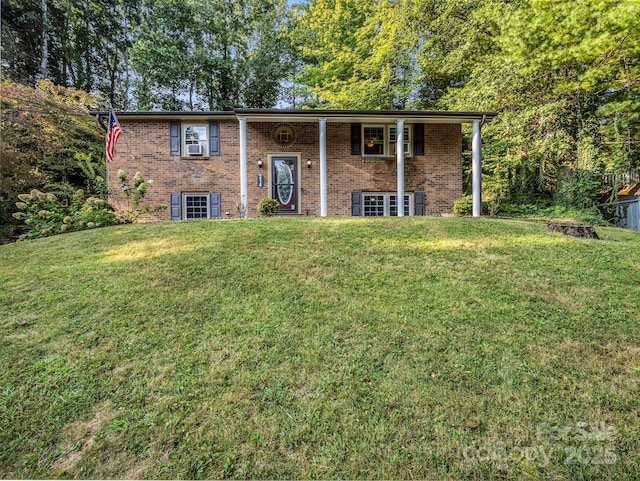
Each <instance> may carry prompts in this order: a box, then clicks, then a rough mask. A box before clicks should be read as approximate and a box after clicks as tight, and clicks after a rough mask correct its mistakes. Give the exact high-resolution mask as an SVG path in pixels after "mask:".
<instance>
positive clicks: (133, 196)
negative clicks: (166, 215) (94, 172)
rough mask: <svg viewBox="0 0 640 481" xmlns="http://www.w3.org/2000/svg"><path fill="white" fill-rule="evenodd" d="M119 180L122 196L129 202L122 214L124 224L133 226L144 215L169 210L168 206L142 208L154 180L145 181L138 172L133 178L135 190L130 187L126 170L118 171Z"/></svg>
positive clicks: (149, 205) (148, 205) (121, 218)
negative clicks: (141, 204) (141, 205)
mask: <svg viewBox="0 0 640 481" xmlns="http://www.w3.org/2000/svg"><path fill="white" fill-rule="evenodd" d="M118 180H119V181H120V190H121V191H122V196H123V197H124V198H125V199H126V200H127V210H125V211H124V212H122V213H121V214H120V220H121V221H122V223H124V224H131V223H133V222H135V221H136V220H137V219H138V217H140V216H141V215H143V214H148V213H150V212H158V211H160V210H164V209H166V208H167V206H166V205H152V204H147V205H145V206H143V207H140V203H141V202H142V201H143V200H144V197H145V195H147V191H148V190H149V187H151V186H152V185H153V180H151V179H149V180H145V179H144V177H143V176H142V174H141V173H140V172H136V174H135V175H134V176H133V188H132V187H131V186H129V178H128V176H127V173H126V172H125V171H124V170H119V171H118Z"/></svg>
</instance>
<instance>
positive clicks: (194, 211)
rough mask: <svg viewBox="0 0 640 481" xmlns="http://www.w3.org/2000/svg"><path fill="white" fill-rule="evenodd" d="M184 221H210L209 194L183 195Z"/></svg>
mask: <svg viewBox="0 0 640 481" xmlns="http://www.w3.org/2000/svg"><path fill="white" fill-rule="evenodd" d="M182 205H183V209H184V211H183V213H182V218H183V219H208V218H209V194H207V193H201V194H182Z"/></svg>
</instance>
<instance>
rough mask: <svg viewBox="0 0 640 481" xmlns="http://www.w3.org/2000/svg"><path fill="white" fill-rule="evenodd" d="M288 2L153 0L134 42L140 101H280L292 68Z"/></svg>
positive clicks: (209, 106) (170, 105)
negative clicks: (288, 32)
mask: <svg viewBox="0 0 640 481" xmlns="http://www.w3.org/2000/svg"><path fill="white" fill-rule="evenodd" d="M285 9H286V2H284V1H282V0H251V1H249V2H245V1H239V0H232V1H228V0H225V1H220V0H218V1H204V0H195V1H190V2H187V1H184V0H162V1H152V2H151V1H150V2H147V5H146V8H145V10H144V19H143V23H142V24H141V27H140V32H139V35H138V36H137V38H136V40H135V42H134V44H133V46H132V48H131V58H132V63H133V66H134V67H135V69H136V71H137V72H138V73H139V74H140V80H139V82H137V86H136V89H137V96H138V104H139V107H140V108H141V109H143V110H147V109H157V108H160V109H164V110H183V109H188V110H203V109H204V110H231V109H233V108H234V107H238V106H245V107H272V106H274V105H275V103H276V101H277V99H278V92H279V89H280V80H281V79H282V78H283V77H285V76H286V75H287V74H288V73H289V71H290V70H291V64H290V62H291V49H290V47H289V42H288V39H287V38H286V36H285V34H284V33H285V23H284V21H285ZM185 93H186V94H187V95H185Z"/></svg>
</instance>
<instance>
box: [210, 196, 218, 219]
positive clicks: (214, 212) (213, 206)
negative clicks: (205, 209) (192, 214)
mask: <svg viewBox="0 0 640 481" xmlns="http://www.w3.org/2000/svg"><path fill="white" fill-rule="evenodd" d="M209 217H211V218H212V219H219V218H220V192H209Z"/></svg>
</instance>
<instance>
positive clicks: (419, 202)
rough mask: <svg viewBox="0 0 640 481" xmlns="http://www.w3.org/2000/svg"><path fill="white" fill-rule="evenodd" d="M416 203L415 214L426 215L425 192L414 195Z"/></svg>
mask: <svg viewBox="0 0 640 481" xmlns="http://www.w3.org/2000/svg"><path fill="white" fill-rule="evenodd" d="M413 199H414V203H415V211H416V212H415V214H416V215H424V192H416V193H415V194H414V195H413Z"/></svg>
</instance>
